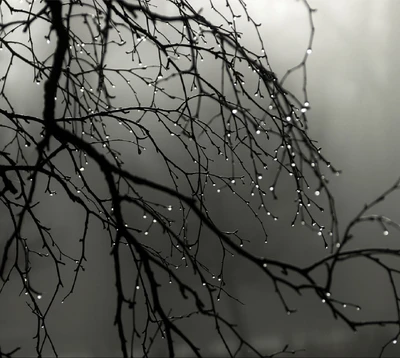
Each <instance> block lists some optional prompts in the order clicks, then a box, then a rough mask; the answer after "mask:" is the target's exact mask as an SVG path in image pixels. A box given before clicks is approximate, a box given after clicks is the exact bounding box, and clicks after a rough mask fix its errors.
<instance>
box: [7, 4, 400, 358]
mask: <svg viewBox="0 0 400 358" xmlns="http://www.w3.org/2000/svg"><path fill="white" fill-rule="evenodd" d="M194 3H195V2H190V1H187V0H168V1H167V0H165V1H164V2H163V3H162V2H161V1H151V0H136V1H123V0H119V1H111V0H110V1H105V0H87V1H79V0H75V1H71V0H65V1H57V0H52V1H50V0H47V1H36V0H30V1H27V2H25V1H22V2H21V3H18V4H16V3H15V2H13V1H9V0H3V1H0V4H1V7H0V9H1V18H2V21H1V25H0V31H1V36H0V46H1V50H2V51H1V52H0V53H1V56H2V57H1V61H2V63H3V64H5V65H3V66H2V70H1V71H2V78H1V83H0V85H1V89H0V91H1V92H0V93H1V101H2V102H1V109H0V113H1V122H0V125H1V128H2V131H3V132H4V137H2V139H3V141H4V142H3V143H2V147H1V148H0V150H1V151H0V157H1V165H0V176H1V178H2V182H3V186H2V188H1V190H0V200H1V203H2V205H3V208H4V209H5V210H6V211H7V213H8V215H7V218H8V220H9V224H10V225H11V226H12V233H11V234H10V235H9V237H7V238H6V239H5V240H4V242H5V243H4V247H3V251H2V259H1V264H0V274H1V277H2V280H3V282H4V284H3V286H2V288H1V291H3V290H4V288H5V287H6V283H7V282H9V281H10V279H11V278H13V279H15V278H16V277H19V278H20V280H21V285H22V291H21V293H23V294H25V295H26V299H27V303H28V305H29V307H30V308H31V310H32V313H33V314H34V315H35V316H36V319H37V332H36V336H35V339H36V352H37V354H38V356H41V355H42V354H43V351H44V349H45V347H47V346H50V347H51V349H52V351H53V353H54V354H57V347H56V346H55V345H54V344H53V340H52V333H51V330H50V329H49V328H48V327H47V325H46V320H47V318H48V316H49V315H50V314H51V307H52V306H53V305H54V304H56V303H57V304H58V303H59V302H60V301H61V300H62V301H64V300H66V299H67V298H68V297H69V296H70V294H72V293H73V291H74V288H75V285H76V282H77V280H78V279H79V275H80V273H81V272H82V271H83V270H84V263H85V261H86V251H85V248H86V242H87V240H88V235H89V233H90V231H91V229H92V228H93V227H94V226H95V225H99V224H100V225H102V227H103V229H104V231H105V232H106V233H108V236H109V239H110V247H111V255H112V257H113V261H114V268H115V287H116V293H117V302H116V313H115V325H116V327H117V330H118V335H119V340H120V343H121V352H122V354H123V356H124V357H128V356H133V351H134V349H136V348H138V347H141V349H142V354H143V356H148V355H149V354H150V352H151V348H152V346H153V343H154V342H155V340H156V339H157V338H160V337H161V338H162V339H165V346H166V349H167V352H168V354H169V356H171V357H172V356H174V355H175V349H176V347H175V344H176V341H177V340H178V341H179V342H183V343H184V344H186V345H187V346H188V347H190V349H191V351H192V352H193V354H195V355H196V356H201V355H202V350H201V349H200V347H198V346H197V345H196V340H195V339H194V338H193V337H190V336H189V335H188V334H186V333H185V331H184V330H182V328H181V327H180V322H181V321H183V320H185V319H189V318H192V317H193V316H198V315H201V316H204V317H207V318H209V319H210V320H212V321H213V322H214V324H215V332H216V335H218V336H219V338H220V339H221V341H222V342H223V345H224V347H225V349H226V354H228V355H229V356H237V355H238V354H240V352H241V350H242V349H243V348H246V349H248V350H250V351H251V352H252V354H255V355H257V356H259V357H265V356H275V355H279V354H280V353H286V352H289V351H288V347H287V346H286V347H283V348H282V350H281V351H280V352H278V353H275V354H274V353H271V352H264V351H261V350H259V349H258V348H257V347H256V346H255V345H254V344H253V343H251V342H249V341H247V340H245V339H244V338H243V337H242V335H241V334H240V333H239V331H238V330H237V328H236V326H235V325H234V323H233V322H230V321H228V320H227V319H226V318H224V317H223V316H222V315H221V314H220V313H219V309H218V306H217V305H218V301H219V300H220V299H221V297H222V296H227V299H237V298H235V297H233V296H232V295H231V294H230V293H229V287H228V288H227V287H226V285H225V281H224V267H225V260H226V258H227V257H228V256H230V255H231V256H233V255H236V256H238V257H241V258H243V259H245V260H247V261H248V262H251V263H252V264H253V265H254V266H255V267H256V268H257V269H258V270H261V271H262V272H263V273H264V274H265V278H266V280H269V281H270V282H272V284H273V287H274V289H275V291H276V294H277V295H278V296H279V298H280V301H281V303H282V305H283V307H284V309H285V311H286V312H287V313H288V314H290V313H294V312H295V309H292V308H290V307H289V304H288V303H287V300H286V299H285V294H284V292H283V290H282V289H283V288H285V289H286V288H288V289H290V290H293V291H294V292H296V293H298V294H302V293H303V292H305V291H312V292H313V293H314V294H315V295H316V296H317V297H319V299H320V300H322V302H324V303H325V304H326V308H327V309H329V310H330V311H331V313H332V315H333V317H334V318H336V319H340V320H342V321H344V322H345V323H346V324H347V325H348V326H349V327H350V328H351V329H353V330H356V329H357V328H358V327H361V326H369V325H393V326H395V327H397V333H396V334H395V335H394V336H393V337H392V338H391V340H390V341H389V342H388V343H387V344H386V345H385V346H384V347H383V349H382V352H381V354H383V351H384V348H386V346H387V345H388V344H390V343H392V342H393V343H396V342H397V339H398V336H399V333H400V331H399V327H400V326H399V320H400V308H399V302H400V298H399V293H398V287H397V285H396V280H395V276H396V275H398V273H399V272H400V271H399V270H397V269H396V268H395V267H394V266H393V265H391V264H390V263H386V261H385V257H390V258H398V255H399V250H395V249H389V248H368V249H367V248H366V249H351V248H348V247H349V243H350V242H352V240H353V236H352V232H353V229H354V227H355V226H356V225H358V224H361V223H362V222H364V221H373V222H375V223H377V224H378V225H381V226H382V227H383V228H384V234H385V235H387V233H388V229H387V227H388V226H393V227H394V228H396V229H398V228H399V225H398V224H397V223H395V222H392V221H391V220H390V219H389V218H386V217H384V216H377V215H370V214H369V210H370V209H372V208H373V207H374V206H375V205H376V204H378V203H379V202H380V201H382V200H384V199H385V198H386V197H387V195H389V194H391V193H392V192H393V191H395V190H397V189H398V188H399V181H397V182H396V183H395V184H394V185H393V187H391V188H390V189H389V190H388V191H386V192H385V193H383V194H382V196H380V197H379V198H378V199H377V200H375V201H373V202H372V203H370V204H369V205H366V206H365V207H364V208H363V209H362V210H361V212H360V213H359V214H358V215H357V216H356V218H354V219H353V220H352V221H351V222H350V224H349V225H348V226H347V227H346V228H345V230H344V234H343V235H342V236H341V235H340V233H339V229H338V221H337V216H336V212H335V202H334V198H333V196H332V194H331V192H330V190H329V187H328V179H327V177H326V175H324V174H323V168H328V170H330V171H331V172H332V173H333V174H337V175H338V174H339V171H338V170H337V169H335V168H334V166H333V165H331V163H330V162H329V161H328V160H327V159H326V158H325V157H324V156H323V154H322V153H321V148H319V147H318V146H317V145H316V141H314V140H312V139H311V138H310V137H309V135H308V125H307V111H308V110H309V109H310V104H309V102H308V101H309V100H308V95H307V72H306V63H307V59H308V56H309V55H310V54H311V52H312V45H313V37H314V25H313V14H314V11H315V10H313V9H312V8H311V7H310V6H309V4H308V2H307V1H303V4H304V9H305V10H306V12H305V14H308V16H309V21H310V38H309V44H308V47H307V48H306V49H305V54H304V58H303V59H302V60H301V62H300V64H299V65H297V66H296V67H294V68H292V69H290V70H288V71H287V73H286V74H285V75H284V76H283V77H282V79H281V80H279V78H278V77H277V76H276V75H275V73H274V71H273V70H272V68H271V67H270V64H269V61H268V57H267V50H266V46H265V45H264V42H263V39H262V36H261V35H260V32H259V28H260V26H261V24H258V23H256V22H255V21H254V20H253V19H252V17H251V16H250V14H249V13H248V10H247V6H246V3H245V2H244V1H243V0H237V1H235V0H229V1H226V2H225V1H224V2H223V3H224V10H223V11H222V10H221V9H220V8H221V6H220V2H217V1H216V0H214V1H212V0H210V1H209V2H208V3H207V5H209V6H210V8H211V10H212V12H213V13H214V16H216V17H217V18H218V19H219V20H218V21H220V23H219V24H215V22H212V21H211V20H209V19H207V18H206V17H204V16H203V15H202V13H203V11H202V10H196V9H195V8H194V6H195V5H194ZM204 3H206V2H204ZM221 3H222V1H221ZM196 6H197V5H196ZM166 9H168V12H167V11H166ZM243 19H244V20H247V21H248V22H249V23H250V24H251V25H252V26H253V29H254V31H255V34H256V38H257V39H258V45H257V46H258V48H256V49H253V50H251V49H249V48H247V47H245V46H243V45H242V40H241V38H242V37H243V34H242V33H241V32H240V26H239V25H238V23H239V21H242V20H243ZM43 31H45V32H47V35H45V36H44V38H43ZM46 42H47V45H46ZM46 46H47V47H46ZM125 57H126V58H125ZM15 66H17V68H21V69H22V68H28V69H30V71H31V73H32V76H33V82H34V83H36V84H37V88H38V91H42V92H40V93H42V98H43V99H44V101H43V102H42V103H43V107H42V108H43V112H42V116H40V115H38V116H35V115H32V114H30V113H24V111H23V110H21V109H20V108H21V105H20V103H19V101H20V99H18V97H17V99H16V98H15V96H14V95H13V94H11V90H10V83H12V82H13V81H14V80H13V76H14V74H13V71H14V67H15ZM297 71H302V73H303V77H302V78H303V79H302V81H303V84H302V93H300V94H299V95H295V94H294V93H291V92H290V91H289V90H288V89H286V88H285V86H284V84H285V80H286V79H287V78H288V76H290V75H291V74H292V73H293V72H297ZM117 89H119V92H117ZM116 93H117V94H116ZM299 97H301V99H299ZM160 133H161V134H160ZM4 138H6V139H4ZM32 147H33V148H35V151H34V153H32V152H31V151H30V148H32ZM171 148H176V151H175V152H174V150H172V149H171ZM177 151H178V152H179V153H178V154H177ZM147 153H151V154H152V155H153V158H158V159H157V160H158V161H157V162H155V163H156V164H154V165H157V166H158V165H161V164H160V163H162V166H163V167H162V168H160V170H163V171H164V175H163V176H162V177H160V178H159V180H156V179H153V178H149V177H146V176H144V175H141V169H135V168H138V165H136V164H134V165H132V164H126V163H125V162H124V161H128V162H132V160H134V163H141V162H143V160H142V159H141V158H142V157H146V155H147V158H148V156H149V154H147ZM60 158H61V159H60ZM147 160H148V159H147ZM135 161H136V162H135ZM61 162H62V164H60V163H61ZM146 165H149V166H151V165H153V164H152V163H151V162H147V164H146ZM93 170H94V171H95V172H96V173H97V174H96V175H95V178H93V176H91V175H90V173H91V171H93ZM94 182H97V183H98V182H101V183H102V185H105V188H106V189H105V194H104V193H102V192H101V190H100V189H98V187H99V186H98V185H94V184H93V183H94ZM311 187H314V188H316V189H315V190H310V188H311ZM280 189H282V191H287V192H289V191H290V192H291V193H292V194H293V195H294V198H295V201H294V204H293V207H291V208H288V209H287V212H288V213H289V214H291V215H293V219H292V221H291V225H292V226H296V225H297V224H300V225H303V226H306V227H308V228H309V229H310V230H311V231H312V232H314V233H316V234H317V235H319V236H320V238H321V240H322V243H323V245H325V247H326V248H327V249H329V250H328V251H327V256H325V257H323V258H321V259H320V260H319V261H316V262H315V263H313V264H310V265H308V266H306V267H300V266H297V265H295V264H291V263H290V262H283V261H279V260H275V259H273V258H271V257H261V256H259V255H257V252H253V251H252V250H250V249H246V248H245V246H246V245H245V243H247V242H249V238H248V236H249V235H248V233H247V232H239V231H238V230H234V231H225V230H222V229H221V225H220V224H219V222H218V221H219V219H218V213H217V212H216V211H215V210H214V209H213V203H215V200H218V199H216V198H218V196H221V195H227V194H228V193H229V194H231V196H233V197H234V199H232V200H234V202H235V204H234V205H240V206H241V207H242V209H241V210H243V212H246V213H248V214H249V215H251V217H252V220H253V221H254V225H255V226H256V225H257V226H258V228H259V229H260V230H261V232H262V233H263V236H262V237H261V238H260V237H257V240H262V241H263V242H265V243H267V237H268V233H269V226H270V224H269V223H270V222H272V223H273V221H276V220H278V217H277V215H275V214H274V205H273V203H274V202H273V201H272V200H273V199H278V192H279V190H280ZM43 193H44V194H46V195H49V196H51V197H54V196H56V194H58V195H63V196H65V197H66V198H68V200H69V201H71V202H73V203H74V204H75V205H76V206H77V207H78V208H80V209H77V210H81V212H82V222H81V225H82V234H81V237H79V242H80V244H81V253H80V256H79V257H75V256H74V255H72V254H70V253H68V252H66V251H65V250H64V249H62V246H63V245H62V244H61V243H60V241H59V240H58V239H57V235H53V232H52V230H51V227H48V226H46V224H44V222H46V218H45V217H41V215H40V214H39V208H40V207H43V206H41V201H43V197H44V196H43ZM320 195H321V196H323V195H324V196H325V197H326V206H327V210H326V212H325V213H324V209H323V207H322V206H320V205H319V204H318V203H317V201H316V199H315V196H320ZM271 199H272V200H271ZM52 200H56V198H53V199H52ZM51 205H55V204H51ZM51 205H49V204H47V206H45V207H44V208H45V210H51ZM228 210H229V209H228ZM321 213H324V214H323V215H321ZM149 220H150V224H149ZM27 221H29V222H30V223H33V225H34V228H35V231H36V232H35V233H32V232H27V230H26V228H25V227H26V222H27ZM325 222H327V224H326V225H325V224H324V223H325ZM267 223H268V224H267ZM271 225H272V224H271ZM33 235H35V236H39V237H40V240H41V243H42V247H43V251H41V252H39V251H35V250H34V249H32V248H31V247H30V237H31V236H33ZM152 235H153V236H155V237H157V238H158V239H159V241H162V242H163V243H164V244H165V243H167V244H168V247H166V246H165V247H164V249H163V250H161V249H159V248H157V247H156V246H153V244H152V241H149V240H148V239H149V238H150V237H151V236H152ZM204 237H208V242H209V241H210V238H211V239H212V240H214V241H216V242H218V244H219V248H220V251H218V250H213V251H212V254H213V255H215V257H217V258H218V262H219V263H220V265H219V268H218V270H217V271H215V270H214V269H210V268H209V267H208V266H207V264H206V263H203V261H204V257H205V254H207V252H208V255H209V254H210V253H209V251H208V249H207V245H205V244H202V242H203V241H204ZM126 252H128V253H129V255H130V257H131V261H132V263H133V267H134V268H133V269H131V271H130V272H129V274H130V279H129V280H128V281H127V280H125V279H124V278H123V276H124V275H126V274H125V273H124V272H123V270H124V267H123V265H122V259H121V255H123V256H125V255H126ZM34 255H38V256H39V257H41V258H43V260H52V262H53V264H54V265H53V268H54V270H55V271H56V275H57V282H56V283H55V285H54V288H53V292H52V293H51V294H50V299H49V300H48V301H47V304H46V305H43V303H44V300H42V301H39V300H41V299H42V295H43V293H42V292H40V291H39V290H37V289H36V288H35V282H34V280H33V279H31V274H30V273H31V269H32V264H31V262H32V256H34ZM358 258H364V259H366V260H369V261H371V262H372V263H374V264H375V265H377V266H378V267H379V268H380V269H381V270H382V271H384V272H385V273H386V275H387V277H388V279H389V281H390V284H391V287H392V290H393V298H394V300H395V303H396V315H395V316H394V318H393V320H387V321H360V320H357V319H353V318H351V317H352V315H350V314H348V313H347V311H345V312H344V311H343V310H342V307H343V306H344V307H346V306H350V307H351V306H352V307H354V309H355V310H359V309H360V307H359V306H358V305H356V304H352V303H348V302H342V301H340V300H338V299H336V298H335V295H334V292H333V293H331V287H332V285H333V281H334V273H335V270H336V268H337V267H338V266H339V265H340V264H341V263H343V262H347V261H349V260H355V259H358ZM67 264H73V265H75V275H74V278H73V281H72V283H68V284H67V283H66V282H65V280H64V279H63V277H62V276H63V275H62V273H61V266H65V265H67ZM185 267H186V268H188V270H189V269H191V270H192V275H191V276H190V278H188V277H186V275H185V274H182V273H181V272H182V270H181V269H180V268H185ZM318 270H325V272H326V275H325V278H321V277H320V276H318V279H317V278H316V276H315V273H316V272H317V271H318ZM132 277H133V279H132ZM168 282H169V283H171V285H169V284H168ZM166 284H167V286H168V287H169V288H170V289H171V290H176V291H177V292H179V293H180V295H181V297H182V298H183V299H185V300H186V301H187V300H190V302H192V311H191V312H189V313H186V314H183V315H177V316H174V315H173V312H172V309H171V308H170V307H169V303H168V302H167V301H166V300H165V299H163V294H162V292H163V291H162V289H163V287H164V286H165V285H166ZM198 284H200V285H198ZM198 286H199V287H200V288H198ZM68 287H70V288H68ZM65 289H67V291H66V293H65ZM1 291H0V292H1ZM138 302H143V310H146V312H147V320H146V321H145V322H137V321H136V320H135V310H136V309H137V307H138V306H137V304H138ZM127 310H131V311H132V313H131V316H132V317H133V318H132V322H131V323H130V325H129V324H128V323H127V322H126V319H125V318H124V317H126V312H127ZM227 331H229V332H230V333H229V336H230V337H233V339H232V338H229V339H228V338H227V336H226V333H224V332H227ZM12 353H14V351H12V352H11V353H9V354H4V355H5V356H11V355H12ZM1 355H3V353H1Z"/></svg>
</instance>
